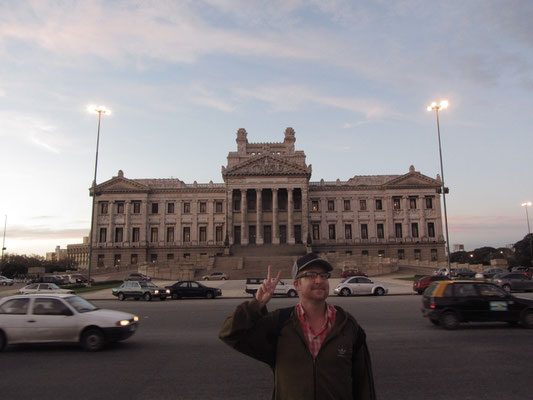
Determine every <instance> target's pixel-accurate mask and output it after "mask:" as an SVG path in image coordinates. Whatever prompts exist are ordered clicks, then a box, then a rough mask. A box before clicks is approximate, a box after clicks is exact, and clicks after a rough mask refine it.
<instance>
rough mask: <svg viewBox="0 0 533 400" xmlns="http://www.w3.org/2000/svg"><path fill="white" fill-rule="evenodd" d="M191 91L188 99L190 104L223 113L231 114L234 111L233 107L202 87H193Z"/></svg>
mask: <svg viewBox="0 0 533 400" xmlns="http://www.w3.org/2000/svg"><path fill="white" fill-rule="evenodd" d="M191 90H192V93H191V95H190V97H189V100H190V101H191V102H192V103H195V104H198V105H201V106H206V107H209V108H214V109H216V110H219V111H224V112H231V111H234V110H235V106H233V105H231V104H230V103H229V102H228V101H226V100H223V99H221V98H220V97H219V96H218V95H217V94H215V93H214V92H212V91H210V90H207V89H206V88H205V87H203V86H202V85H198V84H197V85H193V87H192V89H191Z"/></svg>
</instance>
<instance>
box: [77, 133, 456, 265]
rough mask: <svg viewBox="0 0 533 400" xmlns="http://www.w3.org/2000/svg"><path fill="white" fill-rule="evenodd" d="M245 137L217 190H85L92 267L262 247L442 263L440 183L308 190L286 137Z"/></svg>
mask: <svg viewBox="0 0 533 400" xmlns="http://www.w3.org/2000/svg"><path fill="white" fill-rule="evenodd" d="M247 135H248V134H247V132H246V130H244V129H239V130H238V132H237V139H236V142H237V151H234V152H230V153H229V154H228V157H227V166H223V167H222V178H223V180H224V183H213V182H212V181H211V182H209V183H202V184H200V183H197V182H194V183H193V184H186V183H184V182H183V181H181V180H179V179H129V178H126V177H125V176H124V173H123V172H122V171H119V172H118V175H117V176H115V177H113V178H111V179H110V180H108V181H106V182H103V183H101V184H99V185H97V186H96V188H95V189H94V190H93V189H91V192H90V193H91V196H96V199H95V209H94V215H95V218H94V226H93V230H92V232H93V256H92V257H93V258H92V259H93V265H92V266H93V267H97V266H100V267H101V266H108V267H109V266H116V265H127V264H139V263H143V262H151V263H158V264H160V263H165V264H166V265H170V266H173V265H175V266H179V265H180V264H182V263H191V260H195V259H198V258H202V257H203V258H212V257H215V258H217V257H227V256H229V255H231V254H234V253H236V252H237V253H239V254H240V255H241V256H243V257H244V260H246V254H247V253H248V252H251V251H252V250H253V249H257V248H259V247H264V248H266V247H268V248H269V253H268V254H269V255H275V254H276V253H277V252H279V253H283V254H289V253H290V252H291V250H290V249H291V248H294V249H295V252H296V250H297V251H298V252H300V253H301V252H302V249H303V252H305V251H310V250H312V251H314V252H317V253H327V254H332V253H335V255H337V256H338V255H350V256H352V255H358V256H376V257H378V256H381V257H392V258H398V259H412V260H425V261H444V260H445V259H446V255H445V249H444V237H443V233H442V232H443V229H442V218H441V206H440V197H439V195H437V194H436V189H438V188H439V187H440V186H441V180H440V178H439V177H438V176H437V179H433V178H430V177H428V176H425V175H423V174H421V173H420V172H418V171H415V168H414V167H413V166H411V167H410V168H409V171H408V172H407V173H405V174H400V175H375V176H357V175H356V176H354V177H353V178H350V179H348V180H347V181H340V180H338V179H337V180H336V181H333V182H326V181H324V180H323V179H322V180H320V181H314V182H313V181H310V179H311V172H312V167H311V165H307V164H306V155H305V153H304V152H303V151H300V150H295V147H294V143H295V141H296V138H295V133H294V130H293V129H292V128H287V129H286V130H285V137H284V140H283V142H279V143H249V142H248V138H247ZM182 151H186V149H182ZM354 166H356V160H354ZM306 245H307V249H306ZM69 249H70V248H69ZM244 262H246V261H244Z"/></svg>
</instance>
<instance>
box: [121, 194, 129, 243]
mask: <svg viewBox="0 0 533 400" xmlns="http://www.w3.org/2000/svg"><path fill="white" fill-rule="evenodd" d="M124 208H125V210H124V212H125V213H126V214H125V216H124V218H125V223H124V232H123V235H124V238H123V240H124V241H125V242H128V243H130V245H131V232H130V231H131V215H130V214H131V201H126V205H125V206H124Z"/></svg>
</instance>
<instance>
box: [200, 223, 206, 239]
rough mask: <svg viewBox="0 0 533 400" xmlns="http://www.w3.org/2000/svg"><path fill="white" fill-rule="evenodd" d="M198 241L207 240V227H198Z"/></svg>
mask: <svg viewBox="0 0 533 400" xmlns="http://www.w3.org/2000/svg"><path fill="white" fill-rule="evenodd" d="M199 239H200V242H207V227H206V226H201V227H200V238H199Z"/></svg>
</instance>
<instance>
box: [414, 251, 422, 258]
mask: <svg viewBox="0 0 533 400" xmlns="http://www.w3.org/2000/svg"><path fill="white" fill-rule="evenodd" d="M420 259H421V252H420V249H415V260H420Z"/></svg>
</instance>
